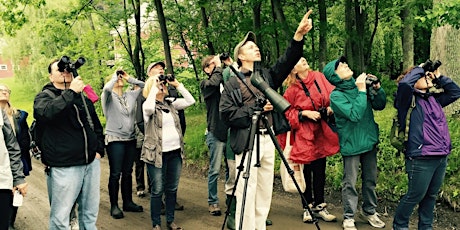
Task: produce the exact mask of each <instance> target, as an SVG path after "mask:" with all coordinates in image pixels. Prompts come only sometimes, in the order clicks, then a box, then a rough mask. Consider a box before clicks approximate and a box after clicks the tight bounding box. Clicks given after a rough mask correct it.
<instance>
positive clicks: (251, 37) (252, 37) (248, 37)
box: [233, 31, 256, 61]
mask: <svg viewBox="0 0 460 230" xmlns="http://www.w3.org/2000/svg"><path fill="white" fill-rule="evenodd" d="M248 41H252V42H256V35H255V34H254V32H252V31H249V32H248V33H247V34H246V36H244V38H243V40H242V41H241V42H240V43H238V45H236V46H235V49H234V50H233V60H235V61H238V54H239V52H240V48H241V46H243V45H244V44H245V43H246V42H248Z"/></svg>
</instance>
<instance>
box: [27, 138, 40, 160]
mask: <svg viewBox="0 0 460 230" xmlns="http://www.w3.org/2000/svg"><path fill="white" fill-rule="evenodd" d="M29 152H30V154H31V155H32V156H33V157H34V158H35V159H37V160H40V158H42V151H40V149H39V148H38V146H37V145H36V144H35V141H32V142H31V143H30V150H29Z"/></svg>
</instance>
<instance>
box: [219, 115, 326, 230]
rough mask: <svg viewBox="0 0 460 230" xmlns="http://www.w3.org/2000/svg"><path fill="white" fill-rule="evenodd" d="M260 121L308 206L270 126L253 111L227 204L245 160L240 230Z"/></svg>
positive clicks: (316, 223) (256, 165) (262, 117)
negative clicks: (247, 137)
mask: <svg viewBox="0 0 460 230" xmlns="http://www.w3.org/2000/svg"><path fill="white" fill-rule="evenodd" d="M258 107H259V108H260V106H258ZM260 120H262V121H263V124H264V128H265V129H266V130H267V131H268V133H269V135H270V138H271V140H272V142H273V144H274V145H275V148H276V150H277V151H278V154H279V157H280V158H281V160H282V161H283V164H284V165H285V166H286V169H287V171H288V173H289V175H290V176H291V178H292V180H293V181H294V184H295V186H296V188H297V191H298V192H299V195H300V197H301V198H302V200H303V201H304V203H305V204H308V202H307V200H306V199H305V197H304V196H303V193H302V191H301V190H300V187H299V184H298V183H297V181H296V179H295V177H294V170H292V169H291V167H289V162H288V161H287V160H286V158H285V157H284V155H283V150H282V148H281V146H280V144H279V142H278V140H277V139H276V136H275V134H274V132H273V131H272V129H271V128H270V125H269V122H268V119H267V117H266V116H265V115H264V114H263V113H262V110H261V109H258V110H255V111H254V113H253V115H252V123H251V129H250V134H249V135H250V136H249V140H248V143H247V149H245V151H244V152H243V153H242V154H243V156H242V160H241V162H240V164H239V166H238V167H237V169H238V174H237V176H236V180H235V187H233V190H232V196H231V198H230V201H229V204H231V202H233V197H235V191H236V186H237V185H238V181H239V178H240V175H241V172H242V171H243V169H244V162H245V159H247V162H246V170H245V172H244V173H243V178H244V179H245V182H244V190H243V199H242V201H241V202H242V204H241V214H240V226H239V229H240V230H241V229H242V227H243V217H244V206H245V203H246V193H247V187H248V179H249V177H250V173H249V172H250V167H251V160H252V153H253V148H254V141H255V137H256V135H257V132H256V131H257V129H258V128H259V126H258V124H259V121H260ZM257 144H260V142H259V135H257ZM259 151H260V148H257V162H256V164H255V165H254V167H260V153H259ZM230 206H231V205H228V207H227V211H226V212H225V213H226V215H225V219H224V223H223V225H222V230H223V229H224V226H225V223H226V221H227V217H228V215H229V207H230ZM306 209H307V211H308V212H309V213H310V215H311V216H312V218H313V223H314V224H315V226H316V229H318V230H319V229H320V228H319V225H318V219H317V218H315V216H314V215H313V212H312V210H311V209H310V207H309V206H308V205H307V206H306Z"/></svg>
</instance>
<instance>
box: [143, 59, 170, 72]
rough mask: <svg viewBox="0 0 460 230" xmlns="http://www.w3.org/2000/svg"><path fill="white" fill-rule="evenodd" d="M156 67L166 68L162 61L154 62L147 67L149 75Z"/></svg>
mask: <svg viewBox="0 0 460 230" xmlns="http://www.w3.org/2000/svg"><path fill="white" fill-rule="evenodd" d="M156 65H161V66H163V69H164V68H165V67H166V65H165V63H164V62H162V61H157V62H153V63H151V64H150V65H149V67H147V73H149V72H150V70H151V69H152V68H153V67H155V66H156Z"/></svg>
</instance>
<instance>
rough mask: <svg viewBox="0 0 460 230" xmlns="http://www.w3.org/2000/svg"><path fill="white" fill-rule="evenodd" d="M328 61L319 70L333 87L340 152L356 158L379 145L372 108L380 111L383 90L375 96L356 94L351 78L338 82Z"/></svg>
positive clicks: (332, 66)
mask: <svg viewBox="0 0 460 230" xmlns="http://www.w3.org/2000/svg"><path fill="white" fill-rule="evenodd" d="M336 62H337V60H334V61H331V62H329V63H328V64H327V65H326V66H325V67H324V69H323V73H324V76H325V77H326V79H327V80H328V81H329V82H330V83H331V84H332V85H334V86H335V89H334V90H333V91H332V93H331V95H330V99H331V108H332V110H333V111H334V116H335V121H336V123H337V133H338V135H339V143H340V153H341V154H342V155H343V156H353V155H359V154H362V153H365V152H368V151H371V150H372V149H373V148H374V147H375V146H376V145H377V144H378V142H379V127H378V125H377V123H376V122H375V120H374V113H373V110H372V109H375V110H383V109H384V108H385V105H386V94H385V91H384V90H383V88H380V89H379V90H377V91H376V92H377V93H376V95H369V96H368V95H367V93H366V92H360V91H359V90H358V88H357V87H356V84H355V79H354V78H350V79H348V80H343V79H340V78H339V76H338V75H337V74H336V73H335V63H336Z"/></svg>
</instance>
